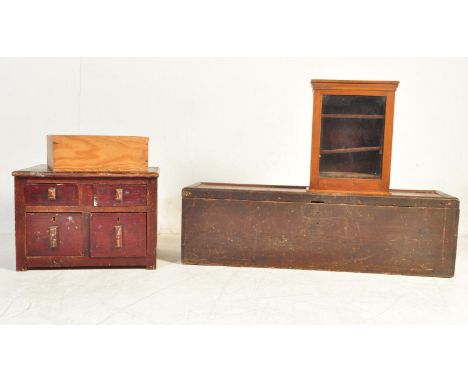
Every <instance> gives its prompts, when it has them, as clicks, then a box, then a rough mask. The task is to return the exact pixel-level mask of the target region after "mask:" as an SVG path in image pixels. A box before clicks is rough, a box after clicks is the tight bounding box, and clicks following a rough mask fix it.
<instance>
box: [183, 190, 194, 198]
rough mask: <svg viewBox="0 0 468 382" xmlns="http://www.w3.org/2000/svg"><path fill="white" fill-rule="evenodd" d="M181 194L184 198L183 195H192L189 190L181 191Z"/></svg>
mask: <svg viewBox="0 0 468 382" xmlns="http://www.w3.org/2000/svg"><path fill="white" fill-rule="evenodd" d="M182 196H183V197H184V198H185V197H189V196H192V193H191V192H190V191H182Z"/></svg>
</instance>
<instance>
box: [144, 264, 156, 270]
mask: <svg viewBox="0 0 468 382" xmlns="http://www.w3.org/2000/svg"><path fill="white" fill-rule="evenodd" d="M146 269H156V264H152V265H147V266H146Z"/></svg>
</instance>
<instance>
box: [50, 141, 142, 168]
mask: <svg viewBox="0 0 468 382" xmlns="http://www.w3.org/2000/svg"><path fill="white" fill-rule="evenodd" d="M47 165H48V167H49V168H50V169H51V170H53V171H67V172H74V171H91V172H95V171H96V172H102V171H113V172H121V171H145V170H146V169H147V168H148V138H146V137H130V136H128V137H124V136H99V135H48V136H47Z"/></svg>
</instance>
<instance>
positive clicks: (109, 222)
mask: <svg viewBox="0 0 468 382" xmlns="http://www.w3.org/2000/svg"><path fill="white" fill-rule="evenodd" d="M13 176H14V177H15V208H16V211H15V214H16V269H17V270H18V271H24V270H27V269H30V268H60V267H64V268H68V267H114V266H115V267H135V266H138V267H146V268H148V269H154V268H155V267H156V230H157V179H158V176H159V170H158V169H157V168H149V169H148V171H146V172H133V173H69V172H63V173H61V172H51V171H49V170H48V169H47V166H45V165H40V166H36V167H32V168H29V169H25V170H20V171H15V172H13Z"/></svg>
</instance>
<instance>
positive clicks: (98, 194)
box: [93, 184, 146, 207]
mask: <svg viewBox="0 0 468 382" xmlns="http://www.w3.org/2000/svg"><path fill="white" fill-rule="evenodd" d="M93 205H94V206H95V207H118V206H146V185H144V184H122V185H118V184H117V185H115V184H112V185H111V184H97V185H95V186H94V196H93Z"/></svg>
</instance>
